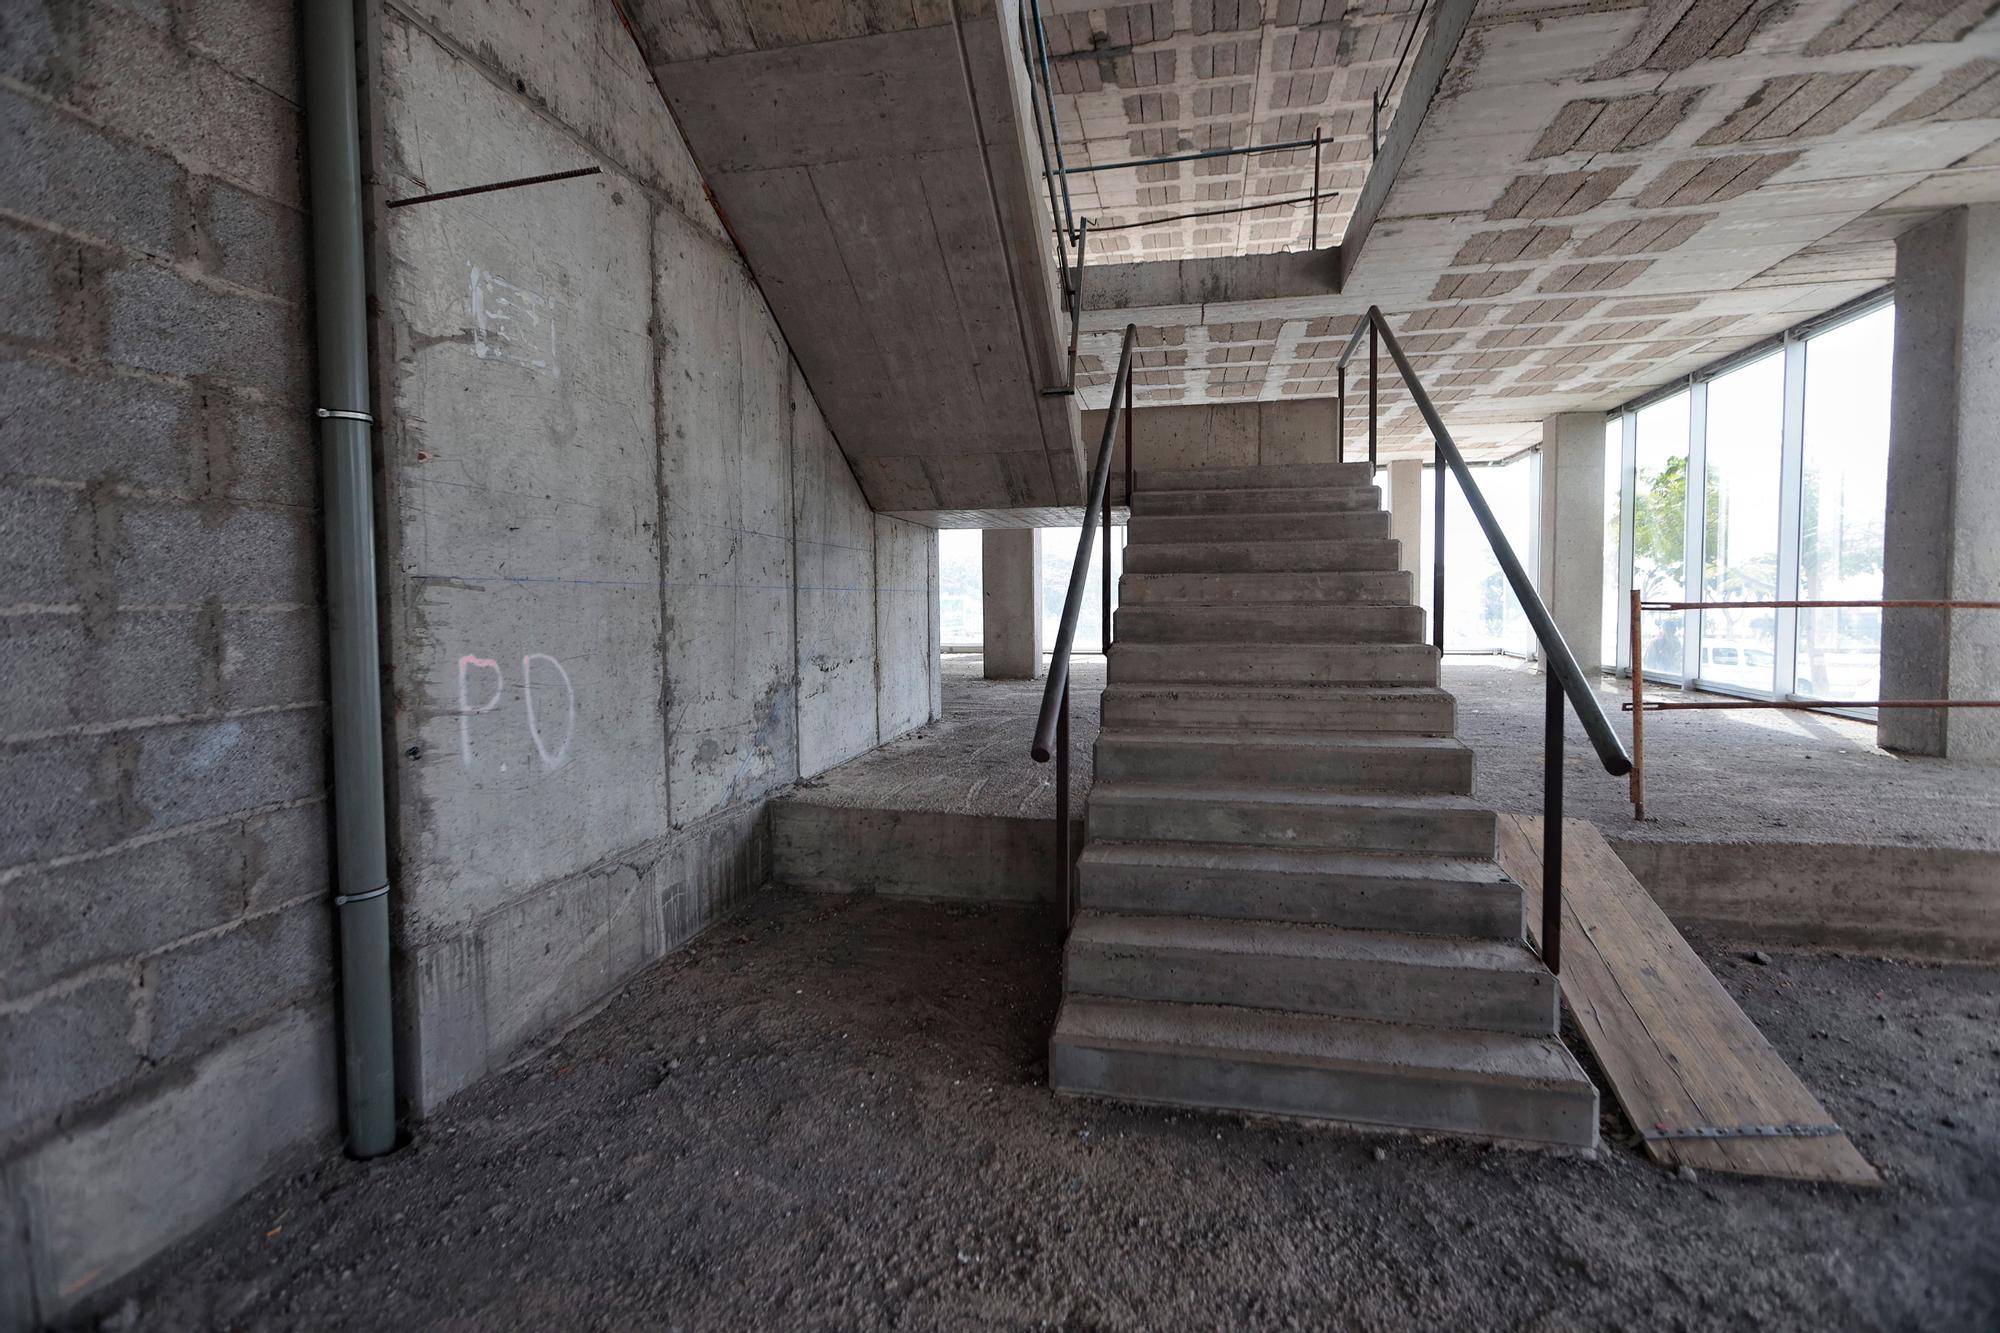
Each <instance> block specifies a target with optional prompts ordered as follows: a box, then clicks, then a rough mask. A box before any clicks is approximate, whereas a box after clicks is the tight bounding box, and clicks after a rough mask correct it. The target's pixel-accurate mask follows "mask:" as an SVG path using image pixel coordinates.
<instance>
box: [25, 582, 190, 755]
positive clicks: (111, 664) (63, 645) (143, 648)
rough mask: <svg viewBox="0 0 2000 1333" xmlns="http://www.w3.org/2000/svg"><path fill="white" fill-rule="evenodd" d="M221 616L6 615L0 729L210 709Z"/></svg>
mask: <svg viewBox="0 0 2000 1333" xmlns="http://www.w3.org/2000/svg"><path fill="white" fill-rule="evenodd" d="M220 620H221V612H220V611H219V610H218V611H217V612H215V613H214V614H213V615H212V616H204V615H202V614H201V613H199V612H190V611H120V612H114V613H112V614H110V615H109V616H105V617H101V618H92V619H91V620H90V621H88V622H87V621H86V620H85V618H84V617H83V616H81V615H77V614H74V613H71V612H62V611H56V612H42V613H31V614H24V615H17V616H10V617H9V618H8V619H7V622H6V629H5V632H4V633H0V675H3V676H5V677H6V679H7V680H8V681H9V682H10V686H9V688H8V690H7V692H6V695H5V697H4V698H0V730H4V731H6V732H7V733H10V734H19V733H22V732H35V731H55V730H59V729H62V728H66V727H75V726H89V725H100V724H103V723H108V722H117V721H121V720H124V719H128V718H141V717H148V716H153V717H159V716H170V715H175V714H184V713H194V712H201V711H205V710H207V709H209V708H212V707H214V706H215V704H216V693H217V692H216V690H215V689H214V688H213V682H214V679H215V676H216V674H217V668H218V666H219V665H220V659H221V656H222V653H221V648H222V645H221V642H220Z"/></svg>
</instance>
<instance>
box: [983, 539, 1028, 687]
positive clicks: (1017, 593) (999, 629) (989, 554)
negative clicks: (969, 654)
mask: <svg viewBox="0 0 2000 1333" xmlns="http://www.w3.org/2000/svg"><path fill="white" fill-rule="evenodd" d="M1041 581H1042V533H1041V529H1039V528H988V529H986V530H985V531H984V532H982V533H980V534H979V584H980V624H981V631H980V633H981V637H982V639H983V640H984V641H985V648H984V653H985V656H986V678H987V679H988V680H1033V679H1034V678H1035V677H1036V676H1039V675H1041V674H1042V671H1043V669H1044V667H1043V663H1042V616H1041V607H1040V605H1039V602H1040V593H1041Z"/></svg>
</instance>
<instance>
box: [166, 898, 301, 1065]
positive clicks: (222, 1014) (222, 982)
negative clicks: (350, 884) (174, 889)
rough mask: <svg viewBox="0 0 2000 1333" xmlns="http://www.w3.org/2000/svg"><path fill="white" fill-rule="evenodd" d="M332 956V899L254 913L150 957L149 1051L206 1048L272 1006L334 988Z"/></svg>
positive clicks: (180, 1051)
mask: <svg viewBox="0 0 2000 1333" xmlns="http://www.w3.org/2000/svg"><path fill="white" fill-rule="evenodd" d="M333 960H334V950H333V907H332V905H331V904H330V903H329V902H326V901H307V902H303V903H299V904H297V905H295V906H292V907H287V908H282V909H280V910H278V911H275V912H270V913H267V914H265V915H262V916H254V917H251V918H249V919H247V920H245V921H243V922H242V923H241V924H239V925H235V926H232V927H230V928H229V929H228V930H225V931H223V932H221V933H220V934H217V935H211V936H208V937H206V938H203V939H200V940H197V941H195V942H193V943H191V944H187V945H184V946H182V947H180V948H176V949H169V950H167V951H166V952H165V953H161V954H158V955H156V956H154V957H152V958H149V959H147V960H146V964H145V970H144V974H143V979H142V984H143V986H144V987H145V992H146V994H147V996H148V997H149V1004H150V1015H151V1017H150V1022H149V1023H148V1025H147V1033H148V1041H147V1049H146V1054H147V1057H148V1058H149V1059H152V1060H169V1059H173V1058H175V1057H176V1056H181V1055H186V1054H190V1053H192V1052H195V1051H198V1050H202V1049H204V1048H206V1047H208V1046H210V1045H213V1044H214V1043H215V1042H216V1041H218V1040H219V1039H221V1038H223V1037H225V1036H227V1035H229V1034H230V1033H232V1032H234V1031H236V1030H238V1029H240V1028H242V1027H244V1026H245V1025H247V1024H249V1023H251V1022H253V1021H254V1020H256V1019H257V1018H259V1017H261V1016H262V1015H264V1014H266V1013H268V1012H270V1011H271V1010H272V1009H275V1008H278V1007H280V1006H283V1005H288V1004H292V1003H294V1002H303V1001H307V1000H310V999H312V998H313V997H315V996H323V995H328V994H331V993H332V989H333Z"/></svg>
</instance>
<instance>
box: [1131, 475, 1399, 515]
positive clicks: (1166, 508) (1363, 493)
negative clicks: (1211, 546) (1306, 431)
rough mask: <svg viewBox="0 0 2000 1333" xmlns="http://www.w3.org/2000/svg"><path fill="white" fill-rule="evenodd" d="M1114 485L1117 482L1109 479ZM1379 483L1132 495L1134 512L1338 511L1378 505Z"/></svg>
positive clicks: (1380, 499) (1140, 513) (1152, 492)
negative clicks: (1267, 489) (1277, 489)
mask: <svg viewBox="0 0 2000 1333" xmlns="http://www.w3.org/2000/svg"><path fill="white" fill-rule="evenodd" d="M1112 484H1113V485H1114V486H1116V485H1117V483H1116V482H1115V481H1114V482H1113V483H1112ZM1381 507H1382V490H1381V488H1380V487H1378V486H1342V487H1333V486H1317V487H1310V488H1308V487H1299V488H1294V489H1288V490H1283V491H1275V492H1273V491H1261V490H1257V491H1221V490H1217V491H1141V492H1138V493H1136V494H1134V495H1133V497H1132V513H1133V514H1134V515H1139V516H1145V517H1152V516H1155V515H1171V514H1338V513H1351V512H1353V511H1355V510H1365V509H1380V508H1381Z"/></svg>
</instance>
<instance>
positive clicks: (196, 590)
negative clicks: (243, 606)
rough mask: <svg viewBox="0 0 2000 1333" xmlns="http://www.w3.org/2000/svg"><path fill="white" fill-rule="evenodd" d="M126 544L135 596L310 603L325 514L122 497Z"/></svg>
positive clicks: (126, 581) (124, 574)
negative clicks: (322, 521)
mask: <svg viewBox="0 0 2000 1333" xmlns="http://www.w3.org/2000/svg"><path fill="white" fill-rule="evenodd" d="M109 504H110V506H111V507H112V508H114V509H115V511H116V514H117V522H118V526H119V534H120V537H121V539H122V542H123V549H124V550H125V551H126V552H128V553H129V554H130V555H131V556H138V557H142V558H128V559H126V560H124V561H122V562H120V563H119V565H118V567H117V571H116V572H117V579H118V595H119V600H120V601H127V602H174V603H186V602H199V601H202V600H203V599H205V598H210V597H214V598H219V599H221V600H222V601H224V602H231V603H245V602H248V603H261V604H266V605H268V604H271V603H310V602H313V601H315V600H316V599H317V597H318V594H319V586H320V569H319V560H320V534H319V522H318V516H317V515H315V514H312V513H310V512H304V511H299V510H288V509H270V508H263V507H257V508H230V509H227V510H221V511H218V510H217V509H216V508H214V507H210V506H203V507H199V508H197V507H196V506H193V505H184V504H174V503H169V502H156V501H148V500H115V501H111V502H109Z"/></svg>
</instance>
